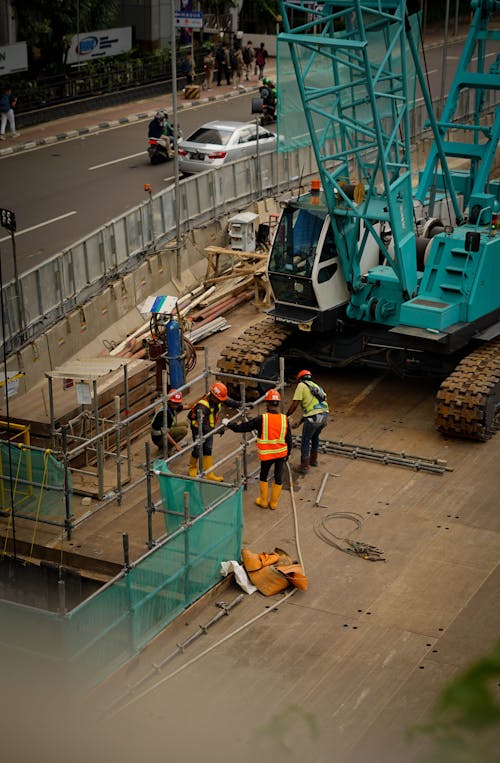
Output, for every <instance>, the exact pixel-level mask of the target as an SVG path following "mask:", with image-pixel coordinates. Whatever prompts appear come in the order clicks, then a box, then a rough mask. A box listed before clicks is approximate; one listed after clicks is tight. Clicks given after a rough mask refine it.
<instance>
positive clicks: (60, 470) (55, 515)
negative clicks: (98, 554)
mask: <svg viewBox="0 0 500 763" xmlns="http://www.w3.org/2000/svg"><path fill="white" fill-rule="evenodd" d="M63 488H64V465H63V464H62V463H61V462H60V461H58V460H57V459H56V458H55V457H54V456H53V455H52V453H51V451H50V450H45V451H41V450H35V449H32V448H30V447H29V446H27V445H18V444H17V443H12V442H11V443H10V444H9V443H8V442H0V504H1V506H0V507H1V508H2V509H5V510H10V508H11V506H12V504H13V505H14V509H15V511H16V514H19V516H26V517H32V518H36V517H44V518H50V519H54V520H57V519H64V516H65V505H64V493H63ZM67 488H68V491H69V492H71V490H72V483H71V474H70V473H69V472H68V485H67Z"/></svg>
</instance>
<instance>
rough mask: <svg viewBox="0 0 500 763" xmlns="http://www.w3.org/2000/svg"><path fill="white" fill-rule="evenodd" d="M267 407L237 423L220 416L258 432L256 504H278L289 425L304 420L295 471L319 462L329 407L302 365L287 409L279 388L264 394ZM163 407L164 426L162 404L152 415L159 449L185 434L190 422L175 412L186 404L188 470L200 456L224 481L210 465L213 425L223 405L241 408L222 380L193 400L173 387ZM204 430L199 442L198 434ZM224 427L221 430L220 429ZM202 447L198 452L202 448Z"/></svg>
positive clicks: (209, 474) (175, 445)
mask: <svg viewBox="0 0 500 763" xmlns="http://www.w3.org/2000/svg"><path fill="white" fill-rule="evenodd" d="M264 402H265V404H266V410H265V412H264V413H261V414H259V415H258V416H254V417H253V418H251V419H249V420H248V421H242V422H240V423H235V422H230V421H229V420H228V419H223V420H222V424H223V425H224V428H226V427H227V429H230V430H231V431H233V432H252V431H255V432H256V433H257V453H258V456H259V460H260V473H259V495H258V497H257V498H256V501H255V503H256V504H257V506H259V507H260V508H270V509H273V510H274V509H277V507H278V500H279V497H280V494H281V490H282V488H283V474H284V466H285V463H286V462H287V460H288V457H289V455H290V452H291V450H292V433H291V430H292V428H297V427H299V426H301V425H303V429H302V438H301V445H300V463H299V464H298V465H297V466H295V467H294V471H295V472H297V473H298V474H307V472H308V471H309V469H310V467H315V466H318V453H319V438H320V434H321V432H322V431H323V429H324V428H325V427H326V425H327V423H328V414H329V407H328V401H327V396H326V393H325V391H324V390H323V388H322V387H321V386H320V385H319V384H317V383H316V382H314V381H313V379H312V374H311V372H310V371H307V370H305V369H304V370H302V371H299V373H298V374H297V386H296V388H295V392H294V395H293V400H292V402H291V404H290V405H289V407H288V410H287V412H286V413H281V412H280V410H279V408H280V405H281V395H280V392H279V390H277V389H270V390H268V392H267V393H266V394H265V396H264ZM167 405H168V407H167V424H166V426H165V427H164V423H163V422H164V413H163V411H164V408H163V407H162V408H161V409H159V410H158V411H157V413H156V415H155V417H154V419H153V422H152V429H151V437H152V440H153V442H154V443H155V445H157V447H158V448H159V449H163V450H164V449H165V445H167V449H168V455H171V453H172V452H173V450H174V449H175V450H177V451H179V450H180V447H179V442H180V441H181V440H182V439H183V438H184V437H185V436H186V435H187V431H188V424H183V425H179V424H178V423H177V413H179V412H180V411H182V410H186V409H189V414H188V421H189V425H190V428H191V433H192V437H193V441H194V443H195V445H194V447H193V449H192V451H191V456H190V461H189V476H190V477H197V476H198V473H199V462H200V456H201V461H202V469H203V474H204V475H205V479H208V480H212V481H214V482H222V480H223V479H224V478H223V477H222V476H221V475H218V474H215V472H214V471H213V444H214V434H213V432H214V430H215V428H216V427H217V422H218V419H219V414H220V411H221V407H222V405H225V406H227V407H228V408H239V406H240V405H241V403H240V401H238V400H235V399H233V398H231V397H230V396H229V394H228V390H227V387H226V385H225V384H223V383H222V382H215V383H214V384H212V385H211V387H210V388H209V391H208V393H207V394H206V395H203V396H202V397H201V398H199V400H197V401H196V402H195V403H194V405H192V406H189V405H185V404H184V400H183V397H182V393H181V392H178V391H176V390H171V392H170V393H169V400H168V404H167ZM299 406H300V408H301V412H302V417H301V419H300V420H299V421H297V422H296V423H295V424H293V425H292V424H291V423H290V419H289V417H290V416H292V415H293V414H294V413H295V411H296V409H297V408H298V407H299ZM200 428H201V434H202V435H203V436H204V439H203V441H202V444H201V446H200V442H199V435H200ZM223 433H224V429H221V430H220V434H223ZM200 448H201V452H200ZM271 471H272V472H273V481H272V484H271V490H270V491H269V483H268V479H269V475H270V474H271Z"/></svg>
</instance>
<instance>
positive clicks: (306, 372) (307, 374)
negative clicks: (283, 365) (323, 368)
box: [297, 370, 312, 381]
mask: <svg viewBox="0 0 500 763" xmlns="http://www.w3.org/2000/svg"><path fill="white" fill-rule="evenodd" d="M304 376H312V373H311V372H310V371H305V370H304V371H299V373H298V374H297V381H300V380H301V379H303V378H304Z"/></svg>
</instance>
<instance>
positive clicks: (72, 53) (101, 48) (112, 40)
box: [66, 26, 132, 64]
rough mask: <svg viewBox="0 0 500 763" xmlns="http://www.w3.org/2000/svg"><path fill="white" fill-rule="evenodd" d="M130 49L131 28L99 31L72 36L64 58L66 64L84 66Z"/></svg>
mask: <svg viewBox="0 0 500 763" xmlns="http://www.w3.org/2000/svg"><path fill="white" fill-rule="evenodd" d="M131 49H132V27H130V26H127V27H121V28H120V29H101V31H100V32H85V33H82V34H79V35H76V34H75V35H74V36H73V38H72V40H71V45H70V47H69V50H68V56H67V58H66V63H67V64H85V63H87V61H90V60H91V59H93V58H102V57H103V56H117V55H119V53H126V52H127V51H129V50H131Z"/></svg>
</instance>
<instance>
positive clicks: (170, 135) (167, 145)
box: [148, 109, 174, 163]
mask: <svg viewBox="0 0 500 763" xmlns="http://www.w3.org/2000/svg"><path fill="white" fill-rule="evenodd" d="M148 138H149V146H150V149H153V151H156V150H161V149H162V148H163V149H164V150H165V153H166V157H165V159H169V158H171V156H172V155H173V147H174V131H173V129H172V126H171V125H170V123H169V121H168V114H167V112H166V111H163V110H161V109H160V110H158V111H157V112H156V114H155V115H154V117H153V119H152V120H151V122H150V123H149V125H148ZM165 138H167V139H168V140H164V139H165ZM150 156H151V150H150ZM151 161H152V162H153V163H155V161H154V159H153V156H151ZM160 161H161V159H160Z"/></svg>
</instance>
